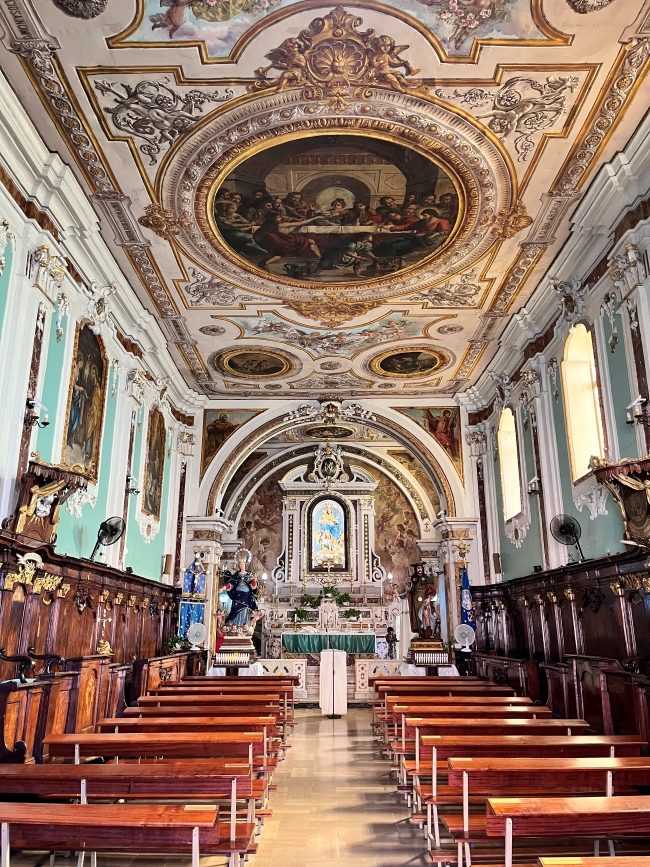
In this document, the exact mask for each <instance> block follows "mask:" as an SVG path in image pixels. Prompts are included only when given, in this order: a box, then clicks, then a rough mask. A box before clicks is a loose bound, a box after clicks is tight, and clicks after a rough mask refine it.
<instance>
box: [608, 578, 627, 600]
mask: <svg viewBox="0 0 650 867" xmlns="http://www.w3.org/2000/svg"><path fill="white" fill-rule="evenodd" d="M626 583H627V582H626V580H625V578H617V579H616V580H615V581H610V583H609V587H610V590H611V591H612V593H613V594H614V596H624V595H625V586H626Z"/></svg>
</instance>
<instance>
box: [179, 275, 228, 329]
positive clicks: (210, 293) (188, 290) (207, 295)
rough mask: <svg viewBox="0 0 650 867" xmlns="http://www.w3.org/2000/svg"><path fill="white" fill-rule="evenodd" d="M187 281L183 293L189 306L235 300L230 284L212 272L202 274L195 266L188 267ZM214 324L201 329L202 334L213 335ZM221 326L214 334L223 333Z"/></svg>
mask: <svg viewBox="0 0 650 867" xmlns="http://www.w3.org/2000/svg"><path fill="white" fill-rule="evenodd" d="M190 277H191V278H192V279H191V280H190V281H189V283H187V284H186V285H185V287H184V288H185V294H186V295H187V299H188V301H189V303H190V307H201V306H209V307H216V306H229V305H231V304H232V303H233V302H234V300H235V292H234V290H233V288H232V287H231V286H229V285H228V284H227V283H224V282H223V281H222V280H219V279H218V278H217V277H215V276H214V274H202V273H201V272H200V271H198V270H197V269H196V268H190ZM214 329H215V326H212V327H211V331H204V330H203V329H201V330H202V331H203V333H204V334H211V335H212V336H215V330H214ZM223 333H224V330H223V328H221V330H220V331H218V332H216V334H223Z"/></svg>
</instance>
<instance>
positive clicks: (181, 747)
mask: <svg viewBox="0 0 650 867" xmlns="http://www.w3.org/2000/svg"><path fill="white" fill-rule="evenodd" d="M46 741H47V744H48V746H49V748H50V755H51V756H54V757H58V758H74V760H75V762H76V763H77V764H78V763H79V761H80V760H81V758H82V757H86V758H88V757H93V756H112V757H114V758H117V759H120V758H127V757H129V758H140V757H141V758H157V757H160V756H164V757H167V758H178V759H189V758H212V757H216V758H240V759H246V760H247V761H248V762H249V764H254V762H253V759H254V758H255V757H256V758H258V759H262V758H263V749H264V736H263V735H262V733H261V732H202V733H201V736H200V737H198V738H192V737H191V733H188V732H166V733H165V732H137V733H134V734H129V733H126V734H121V733H119V732H118V733H117V734H116V733H109V734H106V733H102V734H89V733H79V732H76V733H73V734H63V735H48V737H47V738H46Z"/></svg>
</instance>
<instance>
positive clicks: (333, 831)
mask: <svg viewBox="0 0 650 867" xmlns="http://www.w3.org/2000/svg"><path fill="white" fill-rule="evenodd" d="M370 719H371V712H370V711H369V710H368V709H365V708H352V709H350V712H349V713H348V715H347V716H344V717H342V718H341V719H338V720H330V719H327V718H326V717H321V716H320V711H319V710H318V709H317V708H316V709H298V710H297V711H296V727H295V730H294V733H293V737H292V738H291V747H290V748H289V750H288V753H287V757H286V759H285V760H284V761H283V762H281V764H280V766H279V768H278V770H277V772H276V774H275V775H274V779H273V782H274V783H275V784H276V785H277V791H275V792H273V793H272V795H271V801H270V806H271V807H272V809H273V816H272V817H271V818H268V819H267V820H266V822H265V825H264V830H263V832H262V835H261V837H260V838H259V849H258V852H257V855H255V856H253V857H251V859H250V862H249V863H250V865H251V867H327V865H332V867H334V865H336V867H338V865H350V867H351V865H354V867H406V865H414V867H418V865H424V864H427V863H428V864H430V863H431V862H430V861H427V859H426V857H425V855H424V849H425V847H424V841H423V838H422V834H421V832H420V831H418V830H417V829H416V828H413V827H412V826H411V825H410V824H409V823H408V822H407V821H406V820H405V819H406V815H407V810H406V807H405V805H404V802H403V801H402V800H398V798H397V795H396V794H395V781H394V778H391V777H389V776H388V775H387V774H388V763H387V762H386V761H385V760H383V759H380V758H379V754H378V751H377V745H376V741H375V739H374V737H373V735H372V732H371V729H370ZM43 862H44V863H45V864H47V858H45V859H43V857H42V856H41V858H39V859H36V858H35V857H31V858H30V857H25V856H24V857H21V858H12V865H15V867H36V865H37V864H39V863H41V864H43ZM74 863H76V862H75V861H70V860H67V859H62V858H61V859H60V858H57V861H56V864H57V867H59V865H60V867H64V865H65V867H69V865H71V864H74ZM88 863H89V859H88V858H87V859H86V864H88ZM186 863H187V859H179V858H169V859H166V860H165V861H162V860H161V859H160V858H156V859H152V858H141V859H140V858H139V859H137V860H135V861H134V860H132V859H131V858H118V857H114V856H110V857H109V856H104V857H100V858H98V865H99V867H109V865H111V867H112V865H115V867H131V865H133V867H136V865H137V867H154V865H155V867H180V865H185V864H186ZM225 863H226V862H225V860H224V859H222V858H202V859H201V867H222V865H224V864H225Z"/></svg>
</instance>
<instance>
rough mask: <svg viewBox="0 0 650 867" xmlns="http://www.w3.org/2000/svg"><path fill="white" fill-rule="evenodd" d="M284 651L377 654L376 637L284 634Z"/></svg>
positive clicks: (332, 633) (345, 634)
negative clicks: (336, 651) (341, 651)
mask: <svg viewBox="0 0 650 867" xmlns="http://www.w3.org/2000/svg"><path fill="white" fill-rule="evenodd" d="M282 650H283V651H286V652H287V653H297V654H302V653H320V652H321V650H345V652H346V653H375V652H376V648H375V636H374V635H373V634H368V633H356V634H354V633H342V632H284V633H283V634H282Z"/></svg>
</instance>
